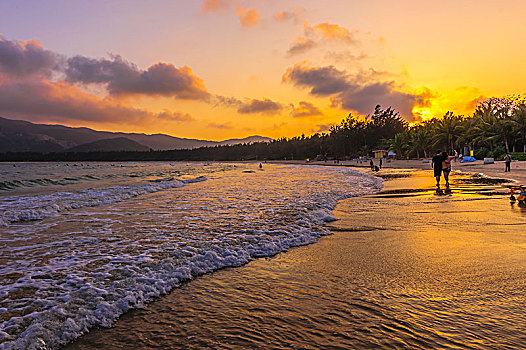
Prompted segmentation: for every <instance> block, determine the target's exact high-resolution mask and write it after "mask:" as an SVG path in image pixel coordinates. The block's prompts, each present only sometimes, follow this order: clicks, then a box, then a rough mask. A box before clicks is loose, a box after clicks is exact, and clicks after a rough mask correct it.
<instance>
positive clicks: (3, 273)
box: [0, 162, 382, 349]
mask: <svg viewBox="0 0 526 350" xmlns="http://www.w3.org/2000/svg"><path fill="white" fill-rule="evenodd" d="M381 188H382V180H381V179H379V178H377V177H374V176H370V175H366V174H363V173H360V172H358V171H356V170H353V169H348V168H340V167H321V166H302V165H277V164H263V168H261V169H260V168H259V166H258V164H254V163H252V164H247V163H240V164H235V163H231V164H229V163H215V162H214V163H153V162H136V163H119V162H115V163H91V162H89V163H16V164H13V163H5V164H0V253H1V254H0V349H43V348H46V349H57V348H59V347H61V346H63V345H65V344H67V343H68V342H70V341H72V340H74V339H76V338H77V337H79V336H80V335H82V334H84V333H86V332H88V331H89V329H90V328H92V327H94V326H102V327H109V326H111V325H112V324H113V323H114V322H115V321H116V319H117V318H118V317H119V316H120V315H122V314H123V313H125V312H127V311H129V310H131V309H135V308H142V307H144V306H145V305H147V303H148V302H150V301H152V300H154V299H156V298H158V297H159V296H162V295H165V294H166V293H168V292H169V291H171V290H173V289H174V288H178V287H180V286H181V284H182V283H184V282H188V281H191V280H193V279H194V278H196V277H197V276H200V275H203V274H205V273H209V272H212V271H215V270H218V269H222V268H225V267H238V266H241V265H244V264H246V263H247V262H249V261H252V260H254V259H257V258H261V257H268V256H273V255H275V254H277V253H279V252H282V251H286V250H287V249H289V248H290V247H294V246H301V245H306V244H310V243H314V242H316V241H317V240H318V238H319V237H321V236H324V235H328V234H330V231H329V230H328V229H327V228H326V227H325V223H327V222H330V221H334V220H336V219H335V217H334V216H333V213H332V210H333V209H334V208H335V207H336V204H337V202H338V201H339V200H342V199H345V198H349V197H355V196H362V195H366V194H371V193H376V192H378V191H379V190H380V189H381ZM190 283H191V282H190Z"/></svg>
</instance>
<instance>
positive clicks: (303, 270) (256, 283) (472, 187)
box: [68, 170, 526, 349]
mask: <svg viewBox="0 0 526 350" xmlns="http://www.w3.org/2000/svg"><path fill="white" fill-rule="evenodd" d="M393 172H394V170H393ZM410 175H411V176H409V177H404V176H400V177H396V176H394V175H393V176H392V178H391V179H390V180H389V181H386V182H385V190H384V191H382V192H380V193H379V194H376V195H370V196H365V197H360V198H351V199H348V200H344V201H342V202H340V204H339V205H338V207H337V208H336V210H335V214H336V216H337V217H338V218H339V219H340V220H339V221H335V222H333V223H331V224H330V229H331V230H332V231H333V232H334V235H332V236H330V237H325V238H323V239H321V240H320V241H319V242H318V243H316V244H313V245H310V246H306V247H300V248H294V249H292V250H290V251H289V252H286V253H282V254H278V255H277V256H275V257H273V258H267V259H260V260H257V261H253V262H251V263H249V264H248V265H246V266H244V267H241V268H235V269H230V268H229V269H224V270H221V271H218V272H215V273H213V274H209V275H205V276H202V277H200V278H198V279H197V280H195V281H192V282H191V283H188V284H185V285H183V286H182V287H181V288H179V289H176V290H174V291H173V292H172V293H171V294H170V295H168V296H166V297H164V298H162V299H160V300H158V301H156V302H154V303H152V304H150V305H149V306H148V307H147V308H145V309H142V310H136V311H133V312H130V313H128V314H125V315H124V316H123V317H122V318H121V320H120V321H119V322H117V324H116V325H115V327H114V328H112V329H107V330H106V329H104V330H100V331H95V332H92V333H90V334H88V335H87V336H85V337H84V338H81V339H80V340H79V341H78V342H77V343H75V344H72V345H70V346H69V347H68V349H95V348H99V347H101V346H102V345H104V346H106V347H108V348H129V347H133V348H135V349H151V348H185V349H202V348H224V349H239V348H261V349H263V348H264V349H270V348H304V349H321V348H334V349H338V348H339V349H349V348H378V347H386V348H420V349H429V348H461V349H468V348H469V349H495V348H499V349H516V348H525V347H526V329H525V328H524V314H525V313H526V305H525V303H524V293H525V292H526V280H525V279H524V276H525V274H526V265H525V264H524V262H525V261H526V233H525V232H524V229H523V228H524V227H525V226H524V225H525V224H526V211H525V208H524V207H523V206H518V205H511V204H510V203H509V200H508V199H507V196H508V192H507V190H506V189H505V188H504V187H502V186H500V185H497V184H491V185H488V184H480V183H474V181H471V182H470V181H463V180H462V179H463V178H461V177H459V176H456V177H455V178H456V181H455V182H453V183H452V186H453V193H452V195H448V196H437V195H434V194H433V191H434V189H433V188H432V187H430V184H431V185H432V181H431V180H430V178H429V173H428V172H421V171H412V172H411V174H410ZM459 180H460V181H459ZM397 191H398V194H400V196H397V195H396V194H397ZM488 193H491V195H487V194H488Z"/></svg>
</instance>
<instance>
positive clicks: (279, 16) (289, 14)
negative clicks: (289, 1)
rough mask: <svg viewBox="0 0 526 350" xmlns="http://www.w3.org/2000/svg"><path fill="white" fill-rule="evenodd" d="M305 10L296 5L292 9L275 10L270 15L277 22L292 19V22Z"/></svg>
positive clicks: (298, 19)
mask: <svg viewBox="0 0 526 350" xmlns="http://www.w3.org/2000/svg"><path fill="white" fill-rule="evenodd" d="M305 11H306V10H305V9H304V8H300V7H298V8H295V9H294V10H292V11H282V12H275V13H274V15H273V16H272V17H273V18H274V20H276V21H278V22H285V21H293V22H294V23H298V22H299V21H300V19H301V17H303V14H304V13H305Z"/></svg>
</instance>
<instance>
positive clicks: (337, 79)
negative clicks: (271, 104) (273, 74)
mask: <svg viewBox="0 0 526 350" xmlns="http://www.w3.org/2000/svg"><path fill="white" fill-rule="evenodd" d="M283 81H286V82H290V83H292V84H294V85H296V86H301V87H310V88H311V90H310V93H311V94H313V95H321V96H323V95H332V94H335V93H339V92H343V91H345V90H348V89H349V88H351V87H352V86H351V85H350V84H349V81H348V77H347V75H346V74H345V73H344V72H342V71H339V70H337V69H336V68H334V67H333V66H328V67H309V66H307V65H306V64H296V65H294V66H293V67H291V68H289V69H287V71H286V72H285V74H284V75H283Z"/></svg>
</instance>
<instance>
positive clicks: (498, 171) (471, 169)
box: [267, 159, 526, 185]
mask: <svg viewBox="0 0 526 350" xmlns="http://www.w3.org/2000/svg"><path fill="white" fill-rule="evenodd" d="M267 162H268V163H271V164H278V163H280V164H303V165H319V166H342V167H350V168H356V169H357V170H360V171H363V172H365V173H367V174H371V175H375V176H378V177H381V174H382V170H384V169H400V170H402V169H406V170H424V171H426V170H427V171H428V172H429V174H430V175H429V178H430V184H431V185H434V178H433V175H432V168H431V163H424V162H423V160H421V159H409V160H400V159H398V160H392V161H391V162H390V163H386V162H385V161H384V163H383V166H382V169H380V171H378V172H373V171H370V167H369V165H368V164H365V163H366V162H364V163H363V164H356V162H355V161H342V162H340V163H334V162H332V161H327V162H324V161H310V162H305V161H301V160H298V161H294V160H292V161H291V160H289V161H267ZM367 162H368V161H367ZM374 163H375V165H378V159H374ZM452 168H453V172H452V176H455V172H461V173H465V174H482V175H483V176H485V177H488V178H495V179H506V180H510V182H515V183H517V184H524V185H526V161H513V162H512V163H511V172H504V161H497V162H495V163H493V164H484V162H483V161H481V160H477V161H475V162H472V163H460V162H458V161H457V162H455V161H453V163H452ZM364 169H366V170H367V171H364ZM442 181H443V180H442Z"/></svg>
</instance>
